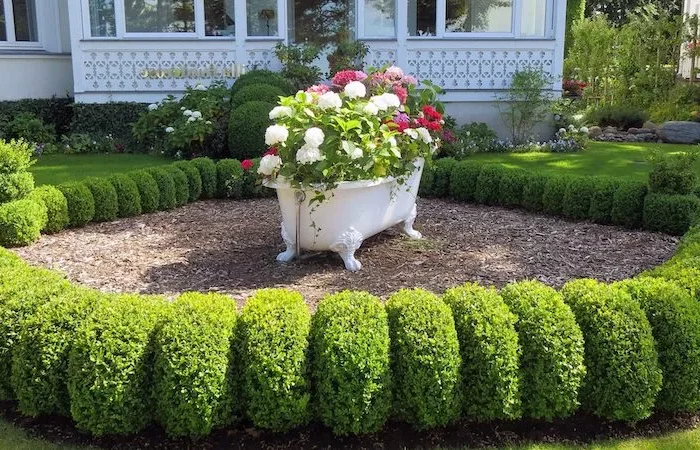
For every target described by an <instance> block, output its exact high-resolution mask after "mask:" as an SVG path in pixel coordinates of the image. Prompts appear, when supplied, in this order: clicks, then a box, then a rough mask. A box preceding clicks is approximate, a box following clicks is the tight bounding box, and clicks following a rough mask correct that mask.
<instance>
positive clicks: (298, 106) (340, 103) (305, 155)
mask: <svg viewBox="0 0 700 450" xmlns="http://www.w3.org/2000/svg"><path fill="white" fill-rule="evenodd" d="M416 84H417V82H416V80H415V79H414V78H413V77H411V76H406V75H404V73H403V71H401V69H399V68H397V67H389V68H388V69H386V70H381V71H375V72H371V73H369V74H366V73H364V72H360V71H349V70H347V71H342V72H339V73H338V74H336V75H335V76H334V77H333V85H332V86H331V87H329V86H325V85H315V86H312V87H310V88H308V89H307V90H306V91H299V92H297V94H296V95H294V96H291V97H285V98H282V99H281V100H280V102H279V105H278V106H276V107H275V108H274V109H273V110H272V111H271V112H270V119H271V120H273V121H275V124H274V125H271V126H270V127H269V128H268V129H267V131H266V133H265V143H266V144H267V145H268V146H269V150H268V152H267V153H266V154H265V156H264V157H263V158H262V160H261V161H260V166H259V168H258V173H259V174H261V175H262V176H263V177H265V178H272V179H274V178H276V177H282V178H283V179H284V180H285V181H288V182H290V183H292V184H293V185H295V186H298V187H303V188H313V189H315V190H316V191H317V192H319V194H318V195H320V196H322V194H321V192H322V191H324V190H329V189H332V188H333V187H334V186H336V185H337V184H338V183H340V182H342V181H357V180H368V179H376V178H381V177H386V176H392V177H395V178H398V179H401V178H403V177H406V176H407V175H409V174H410V173H411V172H412V171H413V169H414V161H415V160H416V158H426V159H430V158H431V156H432V155H433V153H435V152H436V151H437V149H438V148H439V146H440V136H441V132H442V125H443V123H444V122H443V120H442V106H441V105H440V104H439V102H437V96H438V94H440V93H441V92H442V91H441V89H440V88H438V87H437V86H434V85H432V84H430V83H425V86H424V89H422V90H420V91H419V90H418V89H416Z"/></svg>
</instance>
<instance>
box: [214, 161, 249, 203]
mask: <svg viewBox="0 0 700 450" xmlns="http://www.w3.org/2000/svg"><path fill="white" fill-rule="evenodd" d="M216 182H217V186H216V196H217V197H219V198H242V197H243V182H244V180H243V168H242V167H241V163H240V161H238V160H237V159H222V160H221V161H219V162H218V163H216Z"/></svg>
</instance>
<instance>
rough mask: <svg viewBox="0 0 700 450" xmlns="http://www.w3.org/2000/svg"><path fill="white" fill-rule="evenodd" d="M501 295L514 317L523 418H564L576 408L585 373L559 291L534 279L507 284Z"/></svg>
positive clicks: (580, 346)
mask: <svg viewBox="0 0 700 450" xmlns="http://www.w3.org/2000/svg"><path fill="white" fill-rule="evenodd" d="M501 296H502V297H503V299H504V300H505V302H506V304H507V305H508V306H509V307H510V309H511V311H513V312H514V313H515V315H516V316H518V321H517V322H516V323H515V329H516V330H517V332H518V337H519V341H520V345H521V346H522V358H521V360H520V383H521V384H520V391H521V393H522V407H523V415H524V416H525V417H529V418H534V419H545V420H552V419H554V418H558V417H566V416H569V415H570V414H572V413H573V412H574V411H575V410H576V409H577V407H578V405H579V402H578V395H579V389H580V387H581V383H582V381H583V379H584V376H585V374H586V368H585V366H584V358H583V354H584V345H583V342H584V341H583V335H582V334H581V330H580V329H579V327H578V325H576V320H575V318H574V314H573V313H572V312H571V309H570V308H569V307H568V306H567V305H566V304H565V303H564V300H563V298H562V296H561V295H560V294H559V293H557V292H556V291H555V290H554V289H552V288H550V287H547V286H545V285H544V284H542V283H540V282H538V281H520V282H517V283H511V284H509V285H507V286H506V287H505V288H503V289H502V290H501Z"/></svg>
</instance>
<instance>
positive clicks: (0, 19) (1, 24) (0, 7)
mask: <svg viewBox="0 0 700 450" xmlns="http://www.w3.org/2000/svg"><path fill="white" fill-rule="evenodd" d="M6 40H7V27H5V5H4V2H3V0H0V41H6Z"/></svg>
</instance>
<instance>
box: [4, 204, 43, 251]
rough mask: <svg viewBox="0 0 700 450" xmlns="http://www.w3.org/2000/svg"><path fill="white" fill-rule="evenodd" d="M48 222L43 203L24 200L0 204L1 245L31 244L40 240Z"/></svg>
mask: <svg viewBox="0 0 700 450" xmlns="http://www.w3.org/2000/svg"><path fill="white" fill-rule="evenodd" d="M46 221H47V218H46V208H45V207H44V204H43V203H41V202H38V201H35V200H29V199H23V200H15V201H12V202H8V203H2V204H0V245H3V246H5V247H16V246H23V245H28V244H31V243H32V242H34V241H36V240H37V239H39V235H40V233H41V229H42V228H43V227H44V226H45V225H46Z"/></svg>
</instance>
